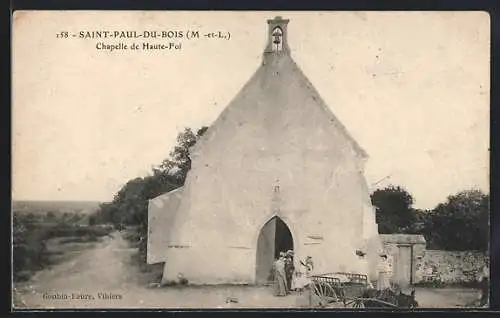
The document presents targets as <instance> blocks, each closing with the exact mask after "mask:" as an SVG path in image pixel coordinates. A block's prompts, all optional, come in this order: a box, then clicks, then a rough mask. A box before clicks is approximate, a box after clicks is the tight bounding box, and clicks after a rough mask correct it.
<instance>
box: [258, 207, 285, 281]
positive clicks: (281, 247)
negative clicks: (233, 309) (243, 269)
mask: <svg viewBox="0 0 500 318" xmlns="http://www.w3.org/2000/svg"><path fill="white" fill-rule="evenodd" d="M288 250H293V237H292V233H291V232H290V229H289V228H288V226H287V225H286V224H285V222H283V220H282V219H281V218H279V217H278V216H275V217H273V218H272V219H270V220H269V221H268V222H267V223H266V224H264V226H263V227H262V229H261V230H260V233H259V238H258V240H257V263H256V274H255V280H256V283H257V284H266V283H268V282H269V281H270V280H271V279H272V275H271V272H272V267H273V262H274V260H275V259H276V258H278V256H279V253H280V252H286V251H288Z"/></svg>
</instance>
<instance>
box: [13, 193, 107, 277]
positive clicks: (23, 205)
mask: <svg viewBox="0 0 500 318" xmlns="http://www.w3.org/2000/svg"><path fill="white" fill-rule="evenodd" d="M97 208H98V203H96V202H74V203H73V204H72V203H71V202H50V201H47V202H40V201H33V202H27V201H24V202H14V204H13V215H12V217H13V219H12V223H13V224H12V225H13V246H12V253H13V280H14V282H19V281H23V280H27V279H29V278H30V277H31V276H32V275H33V274H34V273H36V272H37V271H39V270H42V269H44V268H47V267H50V266H52V265H55V264H58V263H60V262H63V261H65V260H67V259H68V258H71V257H72V256H73V255H75V254H78V253H80V252H81V251H83V250H86V249H88V248H92V247H93V243H96V242H99V241H100V240H101V238H102V237H104V236H106V235H108V234H109V233H110V232H111V231H112V230H113V228H112V227H111V226H103V225H94V224H93V222H92V217H91V213H92V212H93V211H95V209H97Z"/></svg>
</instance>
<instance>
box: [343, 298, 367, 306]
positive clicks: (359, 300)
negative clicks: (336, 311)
mask: <svg viewBox="0 0 500 318" xmlns="http://www.w3.org/2000/svg"><path fill="white" fill-rule="evenodd" d="M344 307H345V308H365V304H364V301H363V299H362V298H353V299H348V300H345V301H344Z"/></svg>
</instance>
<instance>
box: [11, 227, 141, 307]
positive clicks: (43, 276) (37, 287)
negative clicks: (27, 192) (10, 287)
mask: <svg viewBox="0 0 500 318" xmlns="http://www.w3.org/2000/svg"><path fill="white" fill-rule="evenodd" d="M133 253H134V249H133V248H130V247H129V246H128V244H127V242H126V241H125V240H124V238H123V236H122V235H121V233H119V232H114V233H113V234H112V237H105V238H104V239H103V241H101V242H99V243H98V244H97V245H96V246H95V247H94V248H92V249H88V250H85V251H83V252H81V253H80V254H78V255H76V256H74V257H73V258H72V259H71V260H69V261H66V262H63V263H60V264H57V265H55V266H53V267H50V268H48V269H44V270H42V271H40V272H37V273H36V274H35V275H34V276H33V278H32V279H31V280H30V281H29V282H27V283H24V284H21V285H20V286H19V287H18V289H17V296H18V300H19V301H22V302H24V303H25V305H26V306H28V307H45V308H47V307H54V308H58V307H61V306H62V307H66V306H67V307H75V306H76V307H96V305H97V306H98V307H100V305H101V304H102V305H103V306H104V307H109V306H110V304H111V305H112V304H113V302H116V301H117V300H116V299H115V300H113V299H99V295H98V293H107V294H116V295H122V298H123V294H124V291H126V290H128V289H131V288H136V287H137V283H136V279H137V274H138V272H136V270H135V268H134V267H133V266H131V264H130V262H131V256H132V255H133ZM86 294H87V295H90V296H87V297H86V296H83V297H79V296H76V295H86ZM54 295H56V296H57V295H59V296H60V295H66V296H67V297H68V298H70V299H53V298H52V297H56V296H54ZM91 296H93V298H94V299H92V297H91ZM101 296H103V295H101ZM62 297H65V296H62ZM85 297H86V299H81V298H85ZM23 307H24V306H23Z"/></svg>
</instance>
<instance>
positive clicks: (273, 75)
mask: <svg viewBox="0 0 500 318" xmlns="http://www.w3.org/2000/svg"><path fill="white" fill-rule="evenodd" d="M288 21H289V20H285V19H282V18H281V17H276V18H275V19H272V20H268V24H269V30H268V31H269V32H268V43H267V46H266V48H265V50H264V54H263V60H262V64H261V66H260V67H259V69H258V70H257V71H256V72H255V74H254V75H253V76H252V77H251V78H250V80H249V81H248V82H247V83H246V84H245V85H244V87H243V88H242V89H241V90H240V92H239V93H238V94H237V95H236V96H235V98H234V99H233V100H232V101H231V102H230V104H229V105H228V106H227V107H226V108H225V109H224V111H223V112H222V113H221V114H220V116H219V118H218V119H217V120H216V121H215V122H214V123H213V125H212V126H211V127H210V129H208V131H207V132H206V133H205V135H204V136H203V137H202V138H201V140H200V141H199V142H198V143H197V144H196V145H195V147H194V148H193V149H192V154H196V152H197V149H199V148H200V147H202V145H203V144H204V143H205V141H206V140H210V139H212V138H213V137H214V135H217V131H218V130H223V131H226V132H227V130H228V129H229V128H222V129H221V128H220V127H219V126H224V125H223V124H222V123H221V122H224V121H238V122H239V124H238V125H239V126H241V122H245V121H246V122H250V121H253V122H260V123H262V125H263V127H264V129H278V128H272V127H271V126H273V125H274V126H278V127H279V124H280V122H281V123H283V122H284V121H287V123H286V125H288V124H289V123H290V125H292V124H300V122H299V121H300V120H301V121H302V122H304V121H307V120H311V121H316V122H318V124H320V125H323V124H324V123H326V122H327V121H328V123H327V124H326V125H324V126H333V127H334V133H339V134H340V135H342V136H343V137H344V139H345V140H346V141H347V142H348V143H349V144H350V145H351V147H352V149H353V150H354V152H355V153H356V154H357V155H358V156H359V157H361V158H363V159H366V158H367V157H368V155H367V153H366V151H365V150H364V149H363V148H362V147H361V146H360V145H359V144H358V143H357V142H356V140H355V139H354V138H353V137H352V136H351V135H350V134H349V132H348V131H347V129H346V127H345V126H344V125H343V124H342V123H341V122H340V120H339V119H338V118H337V117H336V116H335V115H334V114H333V112H332V111H331V109H330V108H329V107H328V106H327V105H326V103H325V102H324V100H323V99H322V97H321V96H320V94H319V92H318V91H317V90H316V88H315V87H314V85H313V84H312V83H311V82H310V80H309V79H308V78H307V76H305V75H304V73H303V72H302V70H301V69H300V67H299V66H298V65H297V64H296V63H295V61H294V60H293V59H292V57H291V55H290V49H289V47H288V40H287V25H288ZM297 103H299V105H296V104H297ZM311 107H312V108H314V109H311ZM300 108H302V109H300ZM280 117H286V119H283V118H280ZM292 117H299V119H298V120H297V119H294V118H292ZM320 117H322V118H320ZM238 125H232V127H231V129H239V128H238ZM332 142H333V143H335V142H336V141H335V140H333V139H332Z"/></svg>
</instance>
